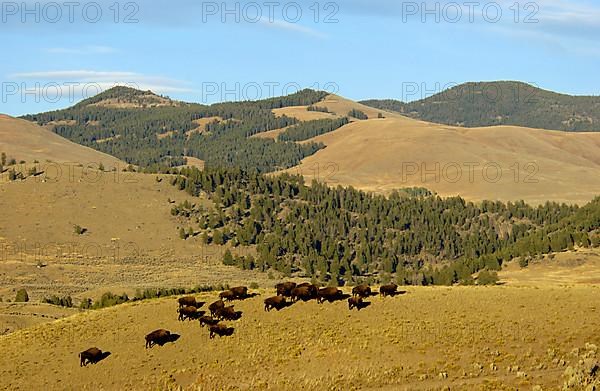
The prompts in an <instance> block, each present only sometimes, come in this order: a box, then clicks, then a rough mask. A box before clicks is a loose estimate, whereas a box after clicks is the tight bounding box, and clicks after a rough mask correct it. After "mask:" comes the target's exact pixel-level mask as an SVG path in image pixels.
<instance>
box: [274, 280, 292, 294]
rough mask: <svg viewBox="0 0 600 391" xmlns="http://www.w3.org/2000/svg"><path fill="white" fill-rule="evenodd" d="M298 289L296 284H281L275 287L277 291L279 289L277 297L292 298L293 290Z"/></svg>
mask: <svg viewBox="0 0 600 391" xmlns="http://www.w3.org/2000/svg"><path fill="white" fill-rule="evenodd" d="M295 287H296V283H295V282H280V283H279V284H277V285H275V289H277V296H284V297H291V296H292V290H293V289H294V288H295Z"/></svg>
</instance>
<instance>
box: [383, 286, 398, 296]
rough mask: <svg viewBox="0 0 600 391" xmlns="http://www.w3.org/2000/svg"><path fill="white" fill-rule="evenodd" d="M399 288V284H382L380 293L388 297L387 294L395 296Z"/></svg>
mask: <svg viewBox="0 0 600 391" xmlns="http://www.w3.org/2000/svg"><path fill="white" fill-rule="evenodd" d="M397 289H398V285H396V284H388V285H382V286H381V287H380V288H379V295H380V296H383V297H386V296H394V295H395V294H396V293H398V292H397V291H396V290H397Z"/></svg>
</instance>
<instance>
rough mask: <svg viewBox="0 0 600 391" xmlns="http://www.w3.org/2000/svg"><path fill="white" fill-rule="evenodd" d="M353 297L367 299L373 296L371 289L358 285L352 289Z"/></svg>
mask: <svg viewBox="0 0 600 391" xmlns="http://www.w3.org/2000/svg"><path fill="white" fill-rule="evenodd" d="M352 296H358V297H362V298H363V299H364V298H365V297H369V296H371V288H370V287H369V286H368V285H358V286H355V287H354V288H352Z"/></svg>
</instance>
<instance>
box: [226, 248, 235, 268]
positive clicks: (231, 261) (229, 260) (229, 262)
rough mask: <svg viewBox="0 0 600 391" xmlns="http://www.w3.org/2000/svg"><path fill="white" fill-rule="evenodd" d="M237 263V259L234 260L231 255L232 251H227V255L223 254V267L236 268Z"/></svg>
mask: <svg viewBox="0 0 600 391" xmlns="http://www.w3.org/2000/svg"><path fill="white" fill-rule="evenodd" d="M235 264H236V262H235V259H234V258H233V255H232V254H231V251H229V250H227V251H225V254H223V265H225V266H235Z"/></svg>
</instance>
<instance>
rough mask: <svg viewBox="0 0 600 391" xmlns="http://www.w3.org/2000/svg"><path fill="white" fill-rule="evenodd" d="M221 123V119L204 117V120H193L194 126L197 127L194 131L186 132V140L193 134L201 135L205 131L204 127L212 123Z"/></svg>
mask: <svg viewBox="0 0 600 391" xmlns="http://www.w3.org/2000/svg"><path fill="white" fill-rule="evenodd" d="M215 121H218V122H221V121H223V118H221V117H206V118H200V119H197V120H194V121H193V122H194V124H196V125H198V127H197V128H196V129H192V130H189V131H187V132H186V133H185V134H186V136H187V137H188V138H190V136H191V135H192V134H194V133H202V132H204V130H205V129H206V125H208V124H210V123H212V122H215Z"/></svg>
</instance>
